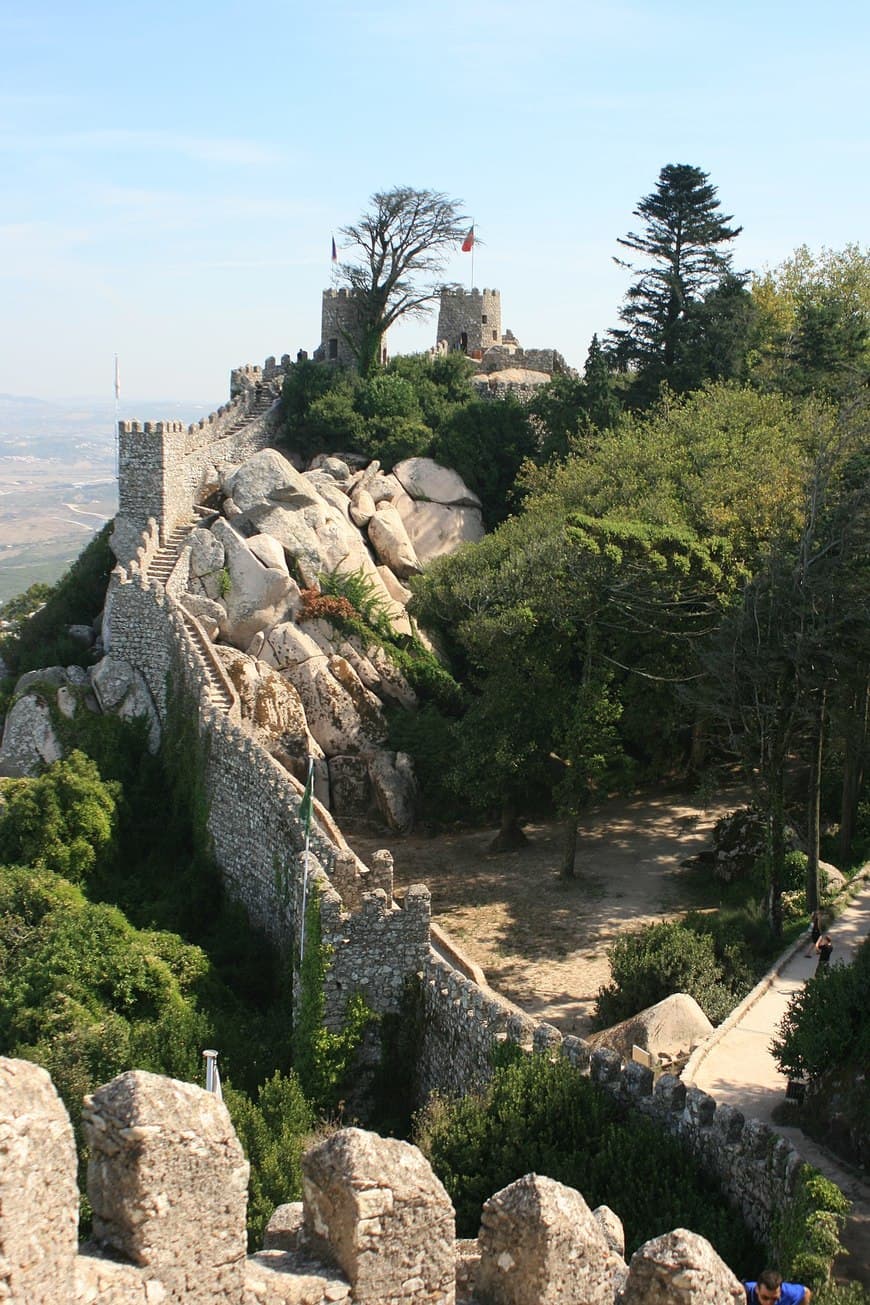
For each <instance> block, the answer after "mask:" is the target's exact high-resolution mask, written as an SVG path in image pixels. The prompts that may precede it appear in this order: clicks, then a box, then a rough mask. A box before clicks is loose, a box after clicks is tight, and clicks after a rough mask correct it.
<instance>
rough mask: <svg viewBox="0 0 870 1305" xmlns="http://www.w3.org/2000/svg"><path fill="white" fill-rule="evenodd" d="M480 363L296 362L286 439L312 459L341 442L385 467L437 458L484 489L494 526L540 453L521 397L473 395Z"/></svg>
mask: <svg viewBox="0 0 870 1305" xmlns="http://www.w3.org/2000/svg"><path fill="white" fill-rule="evenodd" d="M472 370H473V368H472V366H471V364H470V363H469V361H468V359H467V358H466V357H465V356H464V355H462V354H459V353H451V354H446V355H442V356H438V357H434V358H430V357H427V356H425V355H416V356H413V357H410V358H397V359H395V361H394V362H391V363H390V364H389V366H388V367H386V368H385V369H383V370H381V371H375V372H373V373H372V374H371V375H370V376H367V377H366V378H365V379H363V378H361V377H360V376H358V375H357V374H356V373H355V372H349V371H342V370H340V369H338V368H330V367H325V366H323V365H322V364H319V363H313V362H309V361H307V360H306V361H302V362H298V363H294V364H292V365H291V367H290V368H289V370H288V372H287V375H286V377H285V380H284V387H283V391H282V406H281V413H282V419H283V428H282V434H281V439H282V442H283V443H284V444H285V445H286V446H287V447H288V449H289V450H290V451H291V452H293V453H296V454H298V456H299V457H301V458H302V459H304V460H306V461H307V460H308V459H309V458H311V457H312V456H313V455H314V454H316V453H322V452H324V451H329V452H331V451H333V450H336V449H339V450H345V451H346V452H352V453H359V454H361V455H363V456H364V457H366V458H369V459H372V458H377V459H378V461H379V462H380V463H381V464H382V465H383V466H384V467H385V468H387V469H390V468H392V467H393V466H395V464H396V463H397V462H401V461H402V460H403V459H404V458H410V457H431V458H434V459H435V461H436V462H440V463H442V464H443V465H444V466H448V467H452V468H453V469H454V470H456V471H457V472H458V473H459V475H460V476H462V478H463V480H465V482H466V484H467V485H468V486H469V488H470V489H472V490H473V491H474V492H475V493H476V494H477V495H478V496H479V497H480V499H481V502H482V503H483V513H484V518H485V520H486V523H487V525H489V526H493V525H496V524H497V523H498V522H499V521H502V520H503V519H504V518H505V517H506V516H507V514H508V511H509V510H510V507H511V497H510V495H511V490H512V487H513V483H514V480H515V478H516V474H517V472H518V470H519V468H520V464H521V463H522V461H523V459H524V458H527V457H531V456H532V455H533V454H534V453H535V451H536V448H537V436H536V434H535V431H534V429H533V427H532V425H531V424H530V423H529V421H528V417H527V414H526V411H525V409H524V408H523V407H522V405H521V404H519V403H518V402H517V401H516V400H515V399H512V398H511V399H506V400H495V401H490V400H481V399H479V398H477V397H476V396H475V393H474V389H473V387H472V385H471V382H470V376H471V373H472Z"/></svg>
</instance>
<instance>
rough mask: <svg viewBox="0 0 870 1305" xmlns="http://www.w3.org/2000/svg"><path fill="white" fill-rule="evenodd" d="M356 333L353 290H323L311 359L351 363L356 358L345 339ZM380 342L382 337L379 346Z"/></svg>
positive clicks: (349, 338) (336, 363)
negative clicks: (316, 336)
mask: <svg viewBox="0 0 870 1305" xmlns="http://www.w3.org/2000/svg"><path fill="white" fill-rule="evenodd" d="M358 333H359V322H358V319H357V312H356V301H355V297H354V292H353V291H352V290H348V289H342V290H324V292H323V307H322V310H321V319H320V345H319V347H318V348H317V349H316V350H315V351H314V361H315V362H325V363H331V364H332V365H333V366H336V367H353V366H354V365H355V362H356V359H355V357H354V352H353V349H352V348H351V347H350V344H349V342H348V341H349V340H353V339H356V337H357V335H358ZM384 343H385V341H384V340H383V339H382V340H381V348H382V349H383V347H384Z"/></svg>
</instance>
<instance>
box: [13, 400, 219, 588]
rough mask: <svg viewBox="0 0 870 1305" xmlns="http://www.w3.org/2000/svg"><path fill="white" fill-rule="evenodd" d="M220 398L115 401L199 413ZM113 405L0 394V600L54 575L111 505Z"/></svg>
mask: <svg viewBox="0 0 870 1305" xmlns="http://www.w3.org/2000/svg"><path fill="white" fill-rule="evenodd" d="M217 406H218V404H217V403H216V402H213V403H201V402H195V401H188V402H178V401H177V400H163V401H161V400H151V401H142V402H139V401H136V400H133V401H131V402H129V403H122V404H121V416H122V417H124V418H127V417H129V418H134V419H137V420H140V421H157V420H160V419H161V418H166V419H172V420H180V421H185V422H192V421H198V420H199V418H200V417H203V416H205V415H206V414H207V413H209V412H211V411H212V410H213V409H214V408H216V407H217ZM115 457H116V454H115V406H114V404H113V403H112V402H111V401H108V402H107V401H105V400H93V401H91V400H68V401H67V400H57V401H55V402H47V401H45V400H42V399H33V398H27V397H21V396H16V395H8V394H0V603H3V602H6V600H7V599H8V598H11V597H13V596H14V595H15V594H17V593H21V591H22V590H24V589H27V588H28V586H29V585H32V584H34V583H35V582H36V581H38V580H41V581H45V582H48V583H51V582H52V581H54V580H57V579H58V577H59V576H60V575H62V573H63V572H64V571H65V570H66V568H67V567H68V566H69V564H70V562H72V561H73V559H74V558H76V557H77V556H78V554H79V553H80V552H81V550H82V548H84V546H85V544H86V543H87V542H88V539H89V538H90V537H91V535H93V534H94V533H95V532H96V531H98V530H99V529H100V527H101V526H102V525H103V523H104V522H105V521H108V519H109V518H110V517H112V516H114V513H115V510H116V507H117V483H116V465H115Z"/></svg>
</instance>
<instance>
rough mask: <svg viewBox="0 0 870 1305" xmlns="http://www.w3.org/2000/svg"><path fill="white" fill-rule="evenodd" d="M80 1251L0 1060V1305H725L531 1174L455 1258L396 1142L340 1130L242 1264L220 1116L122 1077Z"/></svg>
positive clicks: (239, 1218) (92, 1168) (26, 1066)
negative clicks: (632, 1249)
mask: <svg viewBox="0 0 870 1305" xmlns="http://www.w3.org/2000/svg"><path fill="white" fill-rule="evenodd" d="M82 1122H83V1128H84V1133H85V1140H86V1143H87V1146H88V1150H89V1161H88V1170H87V1192H88V1197H89V1199H90V1204H91V1207H92V1210H93V1234H92V1240H91V1241H89V1242H87V1243H85V1244H84V1245H81V1246H78V1245H77V1243H76V1227H77V1222H78V1207H79V1195H78V1191H77V1187H76V1151H75V1144H74V1141H73V1132H72V1128H71V1127H70V1122H69V1117H68V1115H67V1112H66V1110H65V1108H64V1106H63V1103H62V1102H61V1100H60V1098H59V1097H58V1095H57V1093H56V1091H55V1089H54V1086H53V1084H52V1082H51V1080H50V1078H49V1076H48V1074H46V1072H45V1070H43V1069H41V1068H40V1067H39V1066H37V1065H34V1064H32V1063H30V1062H29V1061H24V1060H7V1059H5V1058H0V1299H2V1300H4V1301H7V1302H9V1305H93V1303H95V1302H96V1303H99V1302H107V1303H110V1305H176V1303H177V1305H336V1303H337V1302H341V1301H345V1302H359V1305H362V1303H363V1302H368V1305H474V1303H475V1302H478V1303H482V1302H484V1301H486V1302H488V1305H530V1303H531V1302H534V1303H535V1305H615V1299H616V1297H617V1293H619V1300H620V1302H621V1305H642V1303H643V1302H650V1301H655V1302H656V1305H709V1302H710V1301H717V1302H719V1303H720V1305H740V1303H741V1301H743V1300H744V1294H743V1288H742V1287H741V1285H740V1283H739V1282H738V1281H737V1279H736V1278H735V1277H734V1275H733V1274H732V1273H731V1271H730V1270H729V1269H728V1268H727V1266H726V1265H725V1264H723V1262H722V1261H721V1260H720V1259H719V1258H718V1256H717V1255H716V1253H715V1251H714V1250H713V1248H712V1246H710V1244H709V1242H706V1241H705V1240H704V1239H703V1238H701V1237H696V1236H695V1235H694V1234H692V1233H688V1232H686V1231H685V1230H683V1229H680V1230H677V1231H676V1232H674V1233H669V1234H666V1235H665V1236H664V1237H659V1238H655V1239H654V1240H652V1241H650V1242H647V1243H646V1244H645V1245H644V1246H642V1247H641V1248H640V1249H639V1250H638V1251H637V1252H636V1253H635V1255H634V1256H633V1257H632V1260H631V1264H630V1265H626V1263H625V1260H624V1258H623V1256H624V1235H623V1230H622V1226H621V1224H620V1221H619V1219H618V1218H617V1217H616V1216H615V1215H614V1214H613V1212H612V1211H611V1210H608V1209H607V1208H606V1207H604V1206H601V1207H599V1209H598V1210H595V1211H592V1210H590V1209H589V1206H588V1205H587V1204H586V1202H585V1201H584V1199H583V1197H582V1196H581V1195H580V1193H579V1192H576V1191H574V1190H573V1189H572V1188H569V1187H565V1186H563V1185H562V1184H561V1183H556V1182H554V1181H553V1180H552V1179H549V1178H545V1177H540V1176H538V1175H534V1174H527V1175H526V1176H525V1177H524V1178H521V1179H519V1180H518V1181H517V1182H515V1183H511V1184H510V1186H508V1187H506V1188H504V1189H503V1190H502V1191H501V1192H498V1193H496V1195H494V1196H493V1197H491V1198H490V1200H488V1201H487V1202H486V1204H485V1205H484V1207H483V1210H482V1212H481V1229H480V1236H479V1237H478V1238H477V1239H476V1240H475V1241H472V1242H468V1241H466V1242H457V1241H456V1240H455V1215H454V1210H453V1206H452V1204H451V1202H450V1198H449V1197H448V1195H447V1192H446V1191H445V1190H444V1187H443V1186H442V1184H441V1183H440V1181H439V1180H438V1178H437V1177H436V1176H435V1174H434V1173H433V1172H432V1169H431V1167H430V1165H429V1163H428V1161H427V1160H426V1159H425V1157H424V1156H423V1155H422V1154H421V1153H420V1151H418V1150H417V1148H416V1147H414V1146H411V1145H410V1144H409V1143H407V1142H400V1141H397V1140H396V1139H395V1138H383V1137H378V1136H377V1135H376V1134H373V1133H366V1132H363V1131H362V1130H361V1129H358V1128H346V1129H341V1130H339V1131H338V1132H334V1133H332V1134H331V1135H329V1136H328V1137H326V1138H325V1139H324V1140H322V1141H321V1142H319V1143H318V1144H316V1145H315V1146H313V1147H311V1148H310V1149H309V1150H308V1151H307V1152H306V1154H305V1155H304V1156H303V1159H302V1176H303V1199H302V1201H301V1202H296V1203H294V1204H290V1205H284V1206H280V1207H279V1208H278V1210H276V1211H275V1214H274V1215H273V1217H272V1220H271V1222H270V1224H269V1227H268V1229H267V1231H266V1237H265V1243H264V1245H265V1249H264V1250H263V1251H261V1252H259V1253H258V1254H256V1255H251V1256H247V1255H246V1254H245V1245H246V1235H245V1218H246V1205H247V1190H246V1189H247V1183H248V1164H247V1161H246V1160H245V1158H244V1154H243V1152H242V1148H241V1146H240V1144H239V1141H238V1138H237V1137H236V1134H235V1132H234V1130H233V1126H232V1122H231V1120H230V1117H229V1113H228V1111H227V1109H226V1106H225V1105H224V1104H223V1102H222V1101H220V1100H219V1099H218V1098H217V1097H216V1096H215V1095H213V1094H212V1093H210V1092H205V1091H203V1090H202V1089H201V1088H199V1087H195V1086H194V1085H193V1084H190V1083H181V1082H178V1081H177V1080H175V1079H168V1078H163V1077H161V1076H159V1075H157V1074H148V1073H145V1072H144V1071H142V1070H132V1071H129V1072H128V1073H126V1074H121V1075H119V1076H118V1077H117V1078H114V1079H112V1081H111V1082H110V1083H107V1084H106V1085H105V1086H104V1087H101V1088H99V1089H97V1091H96V1092H94V1093H93V1094H92V1095H90V1096H87V1097H85V1100H84V1108H83V1111H82Z"/></svg>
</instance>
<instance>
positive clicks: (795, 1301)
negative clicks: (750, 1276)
mask: <svg viewBox="0 0 870 1305" xmlns="http://www.w3.org/2000/svg"><path fill="white" fill-rule="evenodd" d="M743 1286H744V1287H745V1288H746V1305H774V1303H775V1302H778V1305H809V1303H810V1301H811V1300H812V1295H813V1293H812V1292H811V1291H810V1289H809V1287H804V1286H803V1284H802V1283H800V1282H783V1280H782V1274H781V1273H777V1271H776V1269H765V1270H764V1272H763V1273H760V1274H759V1275H758V1281H757V1282H744V1284H743Z"/></svg>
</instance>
